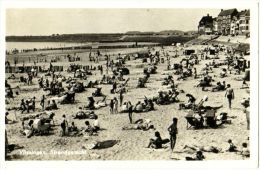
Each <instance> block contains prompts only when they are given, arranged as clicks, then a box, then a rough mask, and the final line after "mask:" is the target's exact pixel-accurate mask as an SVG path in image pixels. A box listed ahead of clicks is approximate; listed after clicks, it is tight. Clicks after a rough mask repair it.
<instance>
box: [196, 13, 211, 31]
mask: <svg viewBox="0 0 260 170" xmlns="http://www.w3.org/2000/svg"><path fill="white" fill-rule="evenodd" d="M212 32H213V18H212V16H209V14H207V16H203V17H202V18H201V20H200V21H199V25H198V33H199V34H207V35H209V34H212Z"/></svg>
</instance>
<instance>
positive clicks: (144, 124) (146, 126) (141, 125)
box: [122, 119, 155, 131]
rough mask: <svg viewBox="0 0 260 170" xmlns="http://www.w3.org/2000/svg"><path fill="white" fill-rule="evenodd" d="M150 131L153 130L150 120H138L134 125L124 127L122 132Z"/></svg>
mask: <svg viewBox="0 0 260 170" xmlns="http://www.w3.org/2000/svg"><path fill="white" fill-rule="evenodd" d="M150 129H153V130H155V127H154V125H153V124H152V121H151V120H150V119H145V121H144V120H143V119H138V120H137V121H135V122H134V124H130V125H128V126H124V127H123V128H122V130H143V131H148V130H150Z"/></svg>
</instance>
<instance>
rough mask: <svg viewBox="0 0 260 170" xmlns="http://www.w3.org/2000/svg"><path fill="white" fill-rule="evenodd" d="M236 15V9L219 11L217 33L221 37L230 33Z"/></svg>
mask: <svg viewBox="0 0 260 170" xmlns="http://www.w3.org/2000/svg"><path fill="white" fill-rule="evenodd" d="M237 14H238V11H237V9H236V8H234V9H228V10H223V9H221V11H220V13H219V14H218V17H217V22H218V32H219V33H221V34H222V35H229V34H230V32H231V23H232V21H233V20H234V19H237ZM232 31H233V29H232Z"/></svg>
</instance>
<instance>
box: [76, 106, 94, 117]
mask: <svg viewBox="0 0 260 170" xmlns="http://www.w3.org/2000/svg"><path fill="white" fill-rule="evenodd" d="M72 117H73V119H94V118H95V117H96V114H95V113H94V111H88V110H86V111H83V110H82V107H79V111H78V112H77V113H76V114H75V115H72Z"/></svg>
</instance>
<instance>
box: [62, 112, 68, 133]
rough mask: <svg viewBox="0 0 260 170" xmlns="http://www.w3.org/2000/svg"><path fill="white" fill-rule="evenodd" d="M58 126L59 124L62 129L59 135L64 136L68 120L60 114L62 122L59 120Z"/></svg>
mask: <svg viewBox="0 0 260 170" xmlns="http://www.w3.org/2000/svg"><path fill="white" fill-rule="evenodd" d="M60 126H61V130H62V133H61V136H65V135H66V130H67V128H68V121H67V119H66V116H65V115H62V122H61V124H60Z"/></svg>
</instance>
